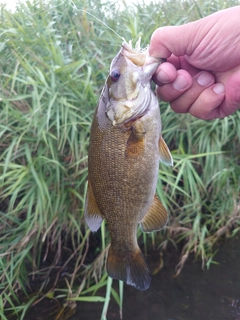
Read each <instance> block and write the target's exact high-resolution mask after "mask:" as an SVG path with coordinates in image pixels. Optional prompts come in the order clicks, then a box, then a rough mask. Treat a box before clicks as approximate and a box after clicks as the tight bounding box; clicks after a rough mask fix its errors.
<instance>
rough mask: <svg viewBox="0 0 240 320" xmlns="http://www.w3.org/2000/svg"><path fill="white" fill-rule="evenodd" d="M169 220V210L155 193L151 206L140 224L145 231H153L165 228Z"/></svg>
mask: <svg viewBox="0 0 240 320" xmlns="http://www.w3.org/2000/svg"><path fill="white" fill-rule="evenodd" d="M167 221H168V214H167V211H166V209H165V208H164V206H163V205H162V203H161V201H160V200H159V199H158V197H157V195H155V196H154V200H153V203H152V205H151V207H150V208H149V209H148V211H147V213H146V214H145V216H144V217H143V218H142V220H141V221H140V226H141V228H142V230H143V231H144V232H152V231H157V230H160V229H162V228H164V227H165V225H166V223H167Z"/></svg>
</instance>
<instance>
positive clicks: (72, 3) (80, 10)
mask: <svg viewBox="0 0 240 320" xmlns="http://www.w3.org/2000/svg"><path fill="white" fill-rule="evenodd" d="M70 4H71V5H72V8H73V9H75V10H76V11H78V12H85V13H87V14H88V15H90V16H91V17H93V18H94V19H96V20H97V21H98V22H100V23H102V24H103V25H104V26H105V27H106V28H108V29H109V30H110V31H112V32H113V33H115V35H117V36H118V37H119V38H120V39H122V40H123V41H125V39H124V38H123V37H121V36H120V35H119V34H118V33H117V32H116V31H115V30H113V29H112V28H111V27H109V26H108V25H107V24H106V23H105V22H103V21H102V20H100V19H99V18H97V17H96V16H94V15H93V14H92V13H90V12H89V11H87V10H84V9H78V8H77V6H76V4H75V3H74V2H73V1H72V0H71V1H70Z"/></svg>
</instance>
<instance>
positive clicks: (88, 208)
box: [84, 180, 104, 231]
mask: <svg viewBox="0 0 240 320" xmlns="http://www.w3.org/2000/svg"><path fill="white" fill-rule="evenodd" d="M84 216H85V220H86V223H87V225H88V227H89V228H90V230H91V231H97V230H98V229H99V227H100V225H101V223H102V220H103V218H104V217H103V216H102V214H101V212H100V210H99V207H98V205H97V202H96V199H95V196H94V193H93V189H92V184H91V181H90V180H88V190H87V196H86V201H85V208H84Z"/></svg>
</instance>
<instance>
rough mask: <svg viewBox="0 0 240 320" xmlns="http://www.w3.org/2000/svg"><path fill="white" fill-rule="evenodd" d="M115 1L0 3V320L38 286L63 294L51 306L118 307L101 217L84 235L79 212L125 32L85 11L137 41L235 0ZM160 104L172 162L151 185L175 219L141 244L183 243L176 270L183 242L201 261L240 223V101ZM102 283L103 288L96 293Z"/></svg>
mask: <svg viewBox="0 0 240 320" xmlns="http://www.w3.org/2000/svg"><path fill="white" fill-rule="evenodd" d="M118 4H119V2H115V4H110V3H101V2H99V1H88V0H85V1H84V0H77V1H74V3H73V2H69V1H55V0H48V1H46V2H44V1H35V2H33V3H30V2H27V3H26V4H19V6H18V8H17V10H16V12H14V13H11V12H8V11H7V10H5V9H4V7H3V6H2V7H1V19H0V34H1V43H0V59H1V65H0V71H1V83H0V138H1V139H0V220H1V223H0V257H1V259H0V291H1V296H0V317H1V318H2V319H10V318H11V317H12V318H14V317H15V318H16V317H17V318H19V319H24V317H25V315H26V313H27V311H28V310H29V308H30V307H31V306H32V305H34V304H36V303H38V302H39V301H41V300H42V299H43V298H44V297H47V298H52V299H53V298H54V299H65V301H66V303H65V304H64V305H63V307H62V309H61V310H60V311H58V315H60V314H61V313H62V312H65V309H67V308H69V309H71V308H72V306H74V304H71V303H73V302H74V301H89V302H94V301H102V302H103V313H102V319H106V314H107V308H108V305H109V301H110V297H112V298H113V299H115V300H116V302H117V303H118V304H119V306H120V310H122V301H123V284H122V283H120V286H119V292H117V291H116V290H115V289H114V287H113V286H112V280H111V279H109V278H107V275H106V273H105V271H104V263H105V259H106V255H107V251H108V241H109V238H108V234H107V233H106V229H105V224H103V225H102V227H101V231H100V232H99V233H97V234H95V235H91V234H90V232H89V230H88V229H87V227H86V225H85V222H84V219H83V206H84V199H85V194H86V178H87V148H88V138H89V129H90V124H91V120H92V116H93V112H94V109H95V107H96V104H97V100H98V97H99V95H100V91H101V88H102V86H103V84H104V81H105V79H106V76H107V72H108V68H109V65H110V62H111V59H112V58H113V57H114V55H115V54H116V52H117V51H118V50H119V46H120V44H121V42H122V40H121V38H120V37H118V36H117V35H116V34H114V33H113V32H112V31H111V30H110V29H108V28H106V26H105V25H104V24H101V23H100V22H99V20H96V19H94V18H93V17H92V16H91V15H88V14H87V13H86V12H83V11H81V10H82V9H86V10H87V11H89V12H91V13H92V14H93V15H95V16H96V17H97V18H98V19H100V20H101V21H103V22H104V23H106V24H107V25H108V26H109V27H110V28H112V29H113V30H115V31H116V33H118V34H119V35H120V36H121V37H124V38H125V39H127V40H129V39H133V40H136V39H137V38H138V37H139V36H141V37H142V43H143V46H145V45H147V44H148V43H149V39H150V36H151V34H152V32H153V31H154V30H155V29H156V28H157V27H158V26H160V25H161V26H163V25H178V24H181V23H186V22H188V21H191V20H194V19H198V18H201V17H203V16H206V15H207V14H210V13H212V12H215V11H217V10H220V9H223V8H225V7H227V6H229V5H231V6H232V5H236V4H239V3H238V1H235V2H234V1H232V2H231V4H229V3H228V2H224V1H221V0H216V1H211V2H206V1H197V2H196V1H190V0H189V1H183V2H181V3H179V2H176V1H173V0H172V1H168V2H167V3H160V4H159V5H158V7H156V6H155V5H153V4H149V5H147V4H145V3H144V2H143V3H142V4H140V5H137V6H133V7H130V8H129V7H128V8H126V7H125V8H124V7H123V9H121V10H119V8H118ZM146 25H147V26H148V28H147V30H146ZM161 113H162V122H163V129H164V132H163V135H164V139H165V140H166V141H167V143H168V145H169V146H170V149H171V150H172V154H173V158H174V167H173V169H171V168H168V167H165V166H161V167H160V170H159V183H158V187H157V193H158V195H159V197H160V199H161V200H162V202H163V203H164V205H166V206H167V207H168V209H169V212H170V214H171V219H170V223H169V225H168V227H167V228H165V230H164V231H163V232H161V233H160V232H158V233H155V234H150V235H146V234H145V235H144V237H143V239H144V246H145V249H146V250H147V248H148V244H149V243H152V244H154V245H155V248H158V250H163V248H164V249H165V250H166V248H167V246H168V244H169V243H174V245H175V246H176V247H177V246H178V247H179V248H181V250H182V260H181V261H180V263H179V265H178V266H177V273H179V272H180V271H181V269H182V267H183V265H184V262H185V261H186V258H187V257H188V255H189V254H190V253H194V254H195V256H196V258H200V259H202V264H203V267H204V266H206V267H207V268H209V267H210V265H211V264H212V263H214V259H213V258H214V253H215V250H216V242H217V241H218V239H219V238H220V237H223V236H234V235H235V234H236V233H237V232H238V231H239V227H240V223H239V222H240V209H239V206H240V198H239V194H240V184H239V176H240V169H239V168H240V166H239V165H240V157H239V154H240V147H239V139H240V127H239V125H238V124H239V121H240V112H236V113H235V114H234V115H232V116H229V117H227V118H225V119H223V120H214V121H211V122H205V121H201V120H198V119H195V118H193V117H191V116H189V115H176V114H175V113H174V112H172V111H171V110H170V108H169V106H168V105H167V104H164V103H161ZM139 235H140V236H142V235H141V232H140V231H139ZM36 283H37V284H38V285H37V286H36ZM104 288H105V291H106V294H105V297H103V296H102V295H101V296H100V295H99V293H98V292H100V291H99V290H103V289H104ZM101 292H102V291H101ZM63 309H64V310H63ZM65 317H67V315H66V316H65ZM56 319H57V316H56Z"/></svg>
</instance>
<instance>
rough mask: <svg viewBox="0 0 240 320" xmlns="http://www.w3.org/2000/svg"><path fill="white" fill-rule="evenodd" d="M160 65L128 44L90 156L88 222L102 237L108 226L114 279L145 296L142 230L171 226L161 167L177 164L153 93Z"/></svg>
mask: <svg viewBox="0 0 240 320" xmlns="http://www.w3.org/2000/svg"><path fill="white" fill-rule="evenodd" d="M160 63H161V60H160V59H157V58H154V57H151V56H150V55H149V54H148V49H147V48H146V49H144V50H141V49H140V41H139V42H137V44H136V48H133V47H132V44H131V42H130V43H127V42H123V44H122V47H121V50H120V51H119V53H118V54H117V55H116V57H115V58H114V59H113V61H112V63H111V66H110V72H109V76H108V78H107V80H106V83H105V86H104V88H103V90H102V93H101V96H100V99H99V103H98V106H97V109H96V111H95V114H94V118H93V122H92V126H91V133H90V144H89V154H88V190H87V196H86V203H85V212H84V214H85V219H86V222H87V224H88V226H89V228H90V229H91V231H97V230H98V228H99V227H100V225H101V222H102V220H103V219H104V218H105V219H106V221H107V226H108V230H109V232H110V238H111V246H110V249H109V253H108V259H107V271H108V274H109V276H110V277H112V278H115V279H119V280H122V281H125V282H126V283H127V284H129V285H131V286H133V287H135V288H137V289H139V290H146V289H148V288H149V286H150V282H151V277H150V273H149V269H148V265H147V263H146V260H145V258H144V256H143V254H142V252H141V250H140V248H139V246H138V243H137V236H136V234H137V227H138V224H140V226H141V228H142V230H143V231H144V232H152V231H156V230H159V229H161V228H163V227H164V226H165V224H166V223H167V220H168V215H167V212H166V210H165V208H164V207H163V205H162V203H161V202H160V201H159V199H158V198H157V196H156V194H155V191H156V186H157V180H158V168H159V161H162V162H164V163H165V164H168V165H172V164H173V161H172V157H171V154H170V151H169V149H168V147H167V145H166V143H165V142H164V140H163V138H162V136H161V118H160V109H159V105H158V100H157V98H156V96H155V94H154V93H153V91H152V90H151V85H150V82H151V78H152V75H153V74H154V72H155V71H156V69H157V67H158V66H159V64H160Z"/></svg>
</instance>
